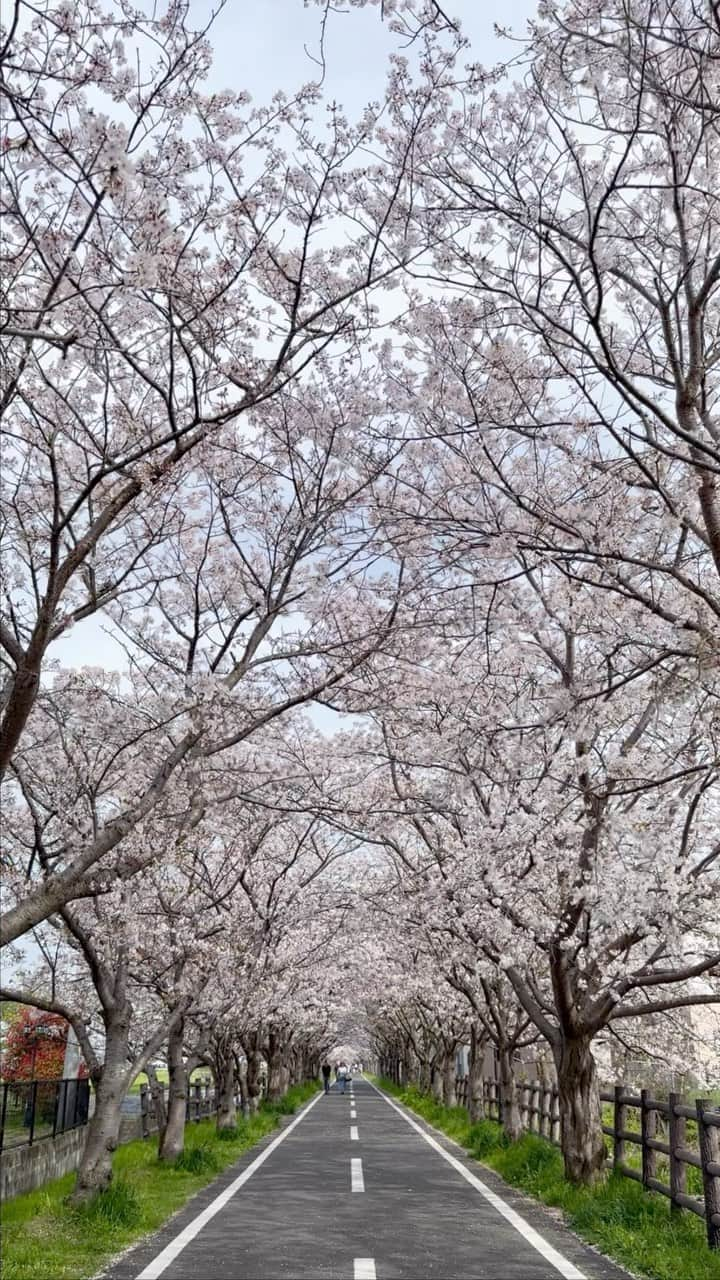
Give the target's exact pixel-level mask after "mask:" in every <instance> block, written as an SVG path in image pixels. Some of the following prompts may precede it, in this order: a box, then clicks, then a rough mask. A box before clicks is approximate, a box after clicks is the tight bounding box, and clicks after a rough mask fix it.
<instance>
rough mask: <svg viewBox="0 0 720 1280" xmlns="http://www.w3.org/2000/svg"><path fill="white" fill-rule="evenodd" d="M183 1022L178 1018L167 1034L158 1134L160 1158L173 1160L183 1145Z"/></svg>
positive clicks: (185, 1085) (185, 1089) (185, 1093)
mask: <svg viewBox="0 0 720 1280" xmlns="http://www.w3.org/2000/svg"><path fill="white" fill-rule="evenodd" d="M184 1033H185V1026H184V1022H183V1021H182V1020H181V1021H180V1022H179V1023H178V1025H177V1027H176V1028H175V1030H174V1031H172V1032H171V1034H170V1036H169V1038H168V1075H169V1077H170V1088H169V1096H168V1110H167V1119H166V1122H165V1127H164V1129H163V1131H162V1133H161V1135H160V1143H159V1147H158V1155H159V1157H160V1159H161V1160H177V1157H178V1156H179V1155H182V1153H183V1151H184V1149H185V1116H186V1113H187V1096H188V1075H189V1072H188V1070H187V1066H186V1064H185V1059H184V1057H183V1037H184Z"/></svg>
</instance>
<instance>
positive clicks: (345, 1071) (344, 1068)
mask: <svg viewBox="0 0 720 1280" xmlns="http://www.w3.org/2000/svg"><path fill="white" fill-rule="evenodd" d="M337 1078H338V1084H339V1085H340V1092H341V1093H344V1092H345V1085H346V1084H347V1082H348V1080H352V1076H351V1075H350V1068H349V1067H348V1065H347V1063H346V1062H341V1063H340V1065H339V1067H338V1073H337Z"/></svg>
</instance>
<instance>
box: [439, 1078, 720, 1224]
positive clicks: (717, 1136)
mask: <svg viewBox="0 0 720 1280" xmlns="http://www.w3.org/2000/svg"><path fill="white" fill-rule="evenodd" d="M456 1093H457V1100H458V1102H459V1103H460V1104H461V1105H463V1106H467V1104H468V1078H467V1076H465V1077H463V1078H462V1079H459V1080H457V1081H456ZM482 1096H483V1106H484V1111H485V1114H486V1115H487V1116H489V1117H490V1118H491V1119H493V1120H500V1119H501V1107H502V1104H501V1094H500V1088H499V1085H498V1083H497V1081H495V1080H490V1081H488V1080H484V1081H483V1082H482ZM600 1099H601V1101H602V1102H603V1103H605V1104H606V1107H607V1109H608V1111H609V1110H610V1108H612V1124H610V1123H607V1120H606V1122H605V1123H604V1124H603V1133H605V1134H607V1136H608V1137H609V1138H611V1139H612V1156H611V1158H610V1160H609V1161H608V1164H610V1165H611V1167H612V1168H613V1169H614V1170H615V1171H616V1172H617V1173H619V1174H622V1176H623V1177H624V1178H632V1179H633V1180H634V1181H636V1182H640V1183H641V1184H642V1186H643V1187H644V1188H645V1190H646V1191H654V1192H657V1193H658V1194H659V1195H662V1196H665V1197H666V1198H667V1199H668V1200H669V1201H670V1207H671V1210H672V1211H673V1212H676V1213H679V1212H682V1211H683V1210H687V1211H689V1212H690V1213H694V1214H697V1216H698V1217H699V1218H704V1219H705V1226H706V1230H707V1240H708V1245H709V1247H710V1248H711V1249H720V1109H718V1106H717V1105H716V1104H715V1103H713V1102H711V1101H709V1100H708V1099H706V1098H697V1099H695V1101H694V1102H693V1103H692V1105H689V1104H688V1103H686V1102H683V1099H682V1097H681V1096H680V1095H679V1094H677V1093H671V1094H670V1096H669V1098H668V1099H667V1100H666V1101H665V1100H661V1099H659V1098H653V1097H652V1096H651V1094H650V1090H649V1089H643V1090H641V1092H640V1093H639V1094H634V1093H631V1092H629V1091H628V1090H627V1089H626V1088H625V1086H624V1085H616V1086H615V1087H614V1089H613V1090H612V1092H607V1091H603V1092H601V1094H600ZM517 1102H518V1106H519V1109H520V1122H521V1124H522V1126H523V1128H524V1129H527V1130H528V1131H529V1132H530V1133H538V1134H540V1135H541V1136H542V1137H544V1138H547V1139H548V1140H549V1141H550V1142H553V1143H555V1144H556V1145H559V1143H560V1110H559V1106H558V1090H557V1085H548V1084H545V1083H543V1082H541V1081H540V1080H531V1081H529V1082H528V1083H526V1084H518V1085H517ZM609 1118H610V1116H609V1115H608V1117H607V1119H608V1120H609ZM628 1147H629V1148H630V1150H629V1149H628ZM633 1152H634V1153H635V1162H636V1163H635V1165H634V1166H633V1164H632V1163H631V1162H632V1160H633V1154H632V1153H633ZM691 1170H692V1171H693V1172H692V1173H691V1172H690V1171H691ZM660 1175H662V1176H660ZM664 1178H666V1179H667V1180H664ZM688 1183H690V1185H688Z"/></svg>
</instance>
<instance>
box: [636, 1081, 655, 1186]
mask: <svg viewBox="0 0 720 1280" xmlns="http://www.w3.org/2000/svg"><path fill="white" fill-rule="evenodd" d="M649 1103H650V1090H649V1089H641V1090H640V1136H641V1138H642V1180H643V1186H644V1188H645V1190H646V1191H647V1190H648V1183H649V1181H650V1179H651V1178H654V1177H655V1172H656V1168H657V1151H654V1150H653V1148H652V1147H650V1146H648V1138H654V1137H655V1136H656V1134H657V1111H655V1109H654V1108H653V1107H651V1106H650V1105H649Z"/></svg>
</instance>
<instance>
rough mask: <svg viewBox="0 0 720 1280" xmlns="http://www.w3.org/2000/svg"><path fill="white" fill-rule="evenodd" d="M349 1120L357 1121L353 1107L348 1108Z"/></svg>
mask: <svg viewBox="0 0 720 1280" xmlns="http://www.w3.org/2000/svg"><path fill="white" fill-rule="evenodd" d="M350 1119H351V1120H357V1111H356V1110H355V1108H354V1107H351V1108H350Z"/></svg>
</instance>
